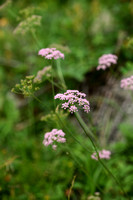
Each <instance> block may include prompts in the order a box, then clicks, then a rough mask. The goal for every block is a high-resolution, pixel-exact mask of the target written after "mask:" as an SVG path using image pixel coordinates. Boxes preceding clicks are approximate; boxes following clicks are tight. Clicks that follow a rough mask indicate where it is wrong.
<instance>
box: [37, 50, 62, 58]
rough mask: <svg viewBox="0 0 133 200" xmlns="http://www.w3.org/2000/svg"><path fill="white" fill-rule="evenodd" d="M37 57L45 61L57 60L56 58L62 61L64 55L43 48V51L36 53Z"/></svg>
mask: <svg viewBox="0 0 133 200" xmlns="http://www.w3.org/2000/svg"><path fill="white" fill-rule="evenodd" d="M38 55H41V56H44V57H45V58H46V59H50V60H51V59H52V58H53V59H55V60H56V59H58V58H62V59H64V54H63V53H61V52H60V51H59V50H56V48H45V49H41V50H40V51H39V52H38Z"/></svg>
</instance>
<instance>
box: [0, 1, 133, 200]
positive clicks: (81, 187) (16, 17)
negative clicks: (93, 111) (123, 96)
mask: <svg viewBox="0 0 133 200" xmlns="http://www.w3.org/2000/svg"><path fill="white" fill-rule="evenodd" d="M132 17H133V1H130V2H129V1H122V0H118V1H117V2H116V1H115V0H109V1H106V2H105V1H103V0H102V1H100V0H93V1H87V0H78V1H76V0H72V1H68V0H64V1H61V0H57V1H55V0H45V1H41V0H38V1H36V0H32V1H26V0H24V1H13V0H12V1H11V0H7V1H2V2H1V3H0V44H1V48H0V149H1V151H0V199H2V200H43V199H44V200H54V199H55V200H60V199H61V200H65V199H67V197H68V193H69V192H70V189H71V185H72V180H73V178H74V177H75V176H76V178H75V181H74V183H73V186H72V191H71V197H70V198H71V199H73V200H76V199H81V200H87V199H88V200H89V199H96V200H100V199H103V200H104V199H105V200H112V199H113V200H115V199H116V200H127V197H124V196H123V194H122V193H121V192H120V190H119V188H118V186H116V184H115V182H114V181H113V180H112V179H111V177H109V176H108V175H107V174H106V173H105V172H104V170H103V168H102V167H101V165H100V164H99V163H98V162H97V161H95V160H92V159H91V157H90V155H91V152H88V151H86V149H85V148H84V147H87V148H88V149H90V151H91V150H92V149H91V145H90V142H89V141H88V139H87V138H86V137H85V136H84V135H83V133H82V130H81V129H80V127H79V126H78V125H77V124H76V122H75V120H74V117H69V116H68V113H66V112H63V111H60V110H57V112H58V114H59V115H60V117H61V119H62V120H63V122H64V123H65V126H66V127H67V128H68V129H69V130H70V133H71V134H70V133H69V132H68V131H65V130H64V131H65V132H66V138H67V144H64V145H60V146H59V148H58V150H57V151H52V150H51V149H50V148H45V147H44V146H43V144H42V141H43V135H44V133H45V132H47V131H50V130H51V129H52V128H60V124H59V122H58V119H57V116H56V115H55V113H54V112H53V111H52V112H51V110H53V109H54V107H53V95H52V93H51V85H50V84H49V83H48V81H47V80H48V77H47V78H46V77H43V78H44V79H43V81H42V82H40V85H39V87H40V90H39V91H37V97H38V98H39V99H41V101H42V102H43V104H42V105H40V104H39V103H38V102H37V101H35V100H34V99H33V98H31V95H32V94H33V93H34V92H35V91H36V90H38V88H37V87H38V86H36V85H35V83H33V77H34V76H35V75H36V74H37V73H38V71H39V70H40V71H41V70H42V69H43V68H44V67H45V66H48V65H49V61H46V60H44V59H43V58H40V57H39V56H37V53H38V51H39V50H40V49H41V48H46V47H56V48H57V49H59V50H61V52H63V53H64V54H65V59H64V60H63V61H61V68H62V71H63V75H64V77H65V80H66V83H67V85H68V87H69V88H70V89H77V88H78V87H79V88H82V87H83V85H85V90H87V88H88V87H90V86H88V83H87V82H84V81H85V78H86V76H87V74H88V73H90V74H91V76H94V77H93V78H92V80H93V79H95V81H94V86H93V87H95V83H96V82H98V79H97V77H99V76H101V74H100V72H97V71H95V68H96V66H97V64H98V58H99V56H101V55H102V54H104V53H115V54H117V55H119V61H118V62H119V63H118V66H117V69H116V71H117V70H119V71H121V72H122V74H123V75H126V76H127V75H130V74H132V72H133V57H132V44H133V39H132V35H133V29H132ZM15 33H17V34H15ZM128 38H129V39H128ZM29 75H33V77H30V78H31V79H30V80H29V78H28V77H29ZM50 75H51V74H50ZM24 77H27V78H26V79H24ZM103 77H104V76H103ZM54 78H55V82H56V85H55V91H56V92H57V91H58V84H57V83H58V82H59V80H58V78H57V74H56V72H55V71H54ZM103 79H104V78H103ZM20 80H22V81H21V83H20V85H16V87H15V91H16V88H17V92H20V90H21V93H23V94H24V95H25V96H30V98H28V99H25V98H23V96H21V95H19V94H13V93H11V92H10V91H11V88H12V87H14V85H15V84H16V83H19V82H20ZM82 83H83V84H82ZM99 84H100V83H99ZM90 90H91V88H90ZM114 101H115V100H114ZM110 102H111V101H110ZM112 105H115V102H113V103H112ZM116 105H117V103H116ZM92 121H93V120H92ZM91 126H92V124H91ZM64 129H65V128H64ZM92 129H93V130H95V132H96V133H97V130H98V129H97V127H96V128H94V127H92ZM119 131H120V134H121V138H120V141H113V144H108V143H107V148H110V149H111V151H112V158H111V160H109V161H105V162H106V164H107V166H108V167H109V168H110V169H111V171H112V172H113V174H114V175H116V176H117V177H118V178H119V180H120V182H121V183H122V185H123V187H124V188H125V191H126V192H127V194H128V195H129V196H130V197H131V198H132V197H133V192H132V188H133V182H132V180H133V175H132V174H133V168H132V165H133V156H132V148H133V134H132V132H133V126H132V124H131V123H129V121H127V122H122V123H121V124H120V126H119ZM74 137H75V138H76V140H77V142H75V139H74ZM99 141H100V140H99ZM99 146H100V144H99ZM96 192H99V194H98V195H97V193H96Z"/></svg>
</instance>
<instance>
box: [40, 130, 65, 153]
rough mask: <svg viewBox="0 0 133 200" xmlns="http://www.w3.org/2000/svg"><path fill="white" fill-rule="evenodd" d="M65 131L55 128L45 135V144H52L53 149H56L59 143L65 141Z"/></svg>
mask: <svg viewBox="0 0 133 200" xmlns="http://www.w3.org/2000/svg"><path fill="white" fill-rule="evenodd" d="M64 136H65V133H64V132H63V131H62V130H57V129H53V130H52V131H51V132H47V133H46V134H45V135H44V140H43V144H44V145H45V146H49V145H51V146H52V148H53V150H56V148H57V143H65V142H66V138H65V137H64Z"/></svg>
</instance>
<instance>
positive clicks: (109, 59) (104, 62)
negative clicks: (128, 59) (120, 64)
mask: <svg viewBox="0 0 133 200" xmlns="http://www.w3.org/2000/svg"><path fill="white" fill-rule="evenodd" d="M117 59H118V57H117V56H116V55H113V54H104V55H103V56H101V57H100V58H99V60H98V64H99V65H98V66H97V70H100V69H103V70H105V69H106V68H107V67H110V66H111V64H117Z"/></svg>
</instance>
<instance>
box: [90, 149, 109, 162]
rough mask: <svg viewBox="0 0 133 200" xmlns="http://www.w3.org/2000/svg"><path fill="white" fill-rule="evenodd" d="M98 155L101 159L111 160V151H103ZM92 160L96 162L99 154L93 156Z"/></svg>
mask: <svg viewBox="0 0 133 200" xmlns="http://www.w3.org/2000/svg"><path fill="white" fill-rule="evenodd" d="M98 154H99V157H100V158H101V159H110V155H111V151H108V150H105V149H103V150H102V151H99V152H98ZM91 158H92V159H94V160H98V157H97V153H96V152H94V153H93V154H92V155H91Z"/></svg>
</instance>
